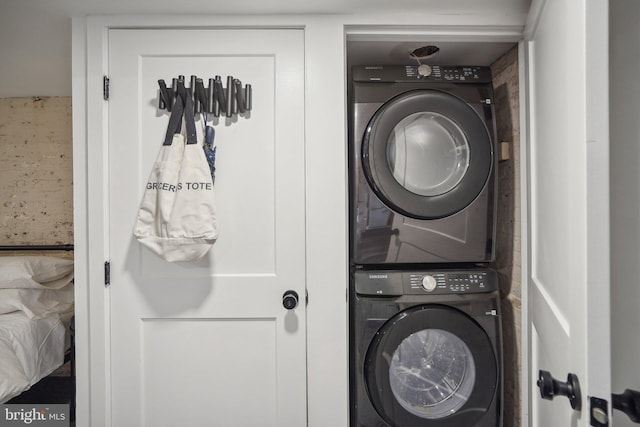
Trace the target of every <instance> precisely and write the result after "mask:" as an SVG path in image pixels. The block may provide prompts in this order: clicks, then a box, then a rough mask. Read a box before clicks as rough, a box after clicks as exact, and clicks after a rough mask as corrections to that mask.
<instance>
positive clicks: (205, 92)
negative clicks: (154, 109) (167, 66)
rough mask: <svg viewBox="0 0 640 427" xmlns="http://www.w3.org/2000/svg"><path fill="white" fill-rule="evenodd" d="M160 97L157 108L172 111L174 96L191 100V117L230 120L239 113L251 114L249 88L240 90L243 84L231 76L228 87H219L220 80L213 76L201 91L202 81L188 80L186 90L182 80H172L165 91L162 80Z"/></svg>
mask: <svg viewBox="0 0 640 427" xmlns="http://www.w3.org/2000/svg"><path fill="white" fill-rule="evenodd" d="M158 86H160V97H159V99H158V108H160V109H161V110H167V111H171V108H172V106H173V103H174V101H175V99H176V96H178V95H180V96H181V97H182V98H183V99H184V100H186V98H185V97H186V96H190V97H191V99H192V100H193V103H194V113H196V114H197V113H202V112H205V113H207V114H213V115H214V116H215V117H220V115H221V114H224V115H225V116H226V117H233V116H234V115H236V114H238V113H246V112H247V111H251V107H252V103H253V98H252V90H251V85H250V84H247V85H245V86H244V87H242V82H241V81H240V80H238V79H235V78H233V76H227V86H226V87H224V86H223V85H222V77H220V76H216V77H215V78H213V79H209V80H208V86H207V87H206V88H205V87H204V81H203V80H202V79H201V78H198V77H197V76H191V81H190V87H188V88H187V87H186V86H185V78H184V76H178V77H177V78H173V79H172V80H171V87H167V84H166V83H165V81H164V80H158Z"/></svg>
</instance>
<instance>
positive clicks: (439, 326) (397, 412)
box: [350, 269, 502, 427]
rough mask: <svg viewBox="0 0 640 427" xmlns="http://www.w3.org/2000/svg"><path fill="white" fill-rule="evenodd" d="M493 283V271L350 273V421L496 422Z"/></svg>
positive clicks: (380, 425) (360, 425)
mask: <svg viewBox="0 0 640 427" xmlns="http://www.w3.org/2000/svg"><path fill="white" fill-rule="evenodd" d="M497 282H498V280H497V275H496V273H495V271H492V270H489V269H474V270H430V271H408V270H369V271H366V270H357V271H355V272H353V275H352V283H353V286H352V287H351V295H350V305H351V307H350V310H351V324H350V325H351V330H350V335H351V339H350V342H351V347H350V418H351V420H350V421H351V422H350V425H351V427H458V426H465V427H500V426H501V425H502V351H501V346H502V336H501V320H500V319H501V317H500V307H499V296H498V288H497Z"/></svg>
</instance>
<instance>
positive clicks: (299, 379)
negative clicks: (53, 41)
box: [105, 29, 306, 427]
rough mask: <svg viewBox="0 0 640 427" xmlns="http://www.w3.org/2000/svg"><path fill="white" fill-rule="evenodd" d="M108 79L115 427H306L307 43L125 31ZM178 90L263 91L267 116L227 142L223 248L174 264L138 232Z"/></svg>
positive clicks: (223, 124)
mask: <svg viewBox="0 0 640 427" xmlns="http://www.w3.org/2000/svg"><path fill="white" fill-rule="evenodd" d="M108 63H109V77H110V81H111V85H110V86H111V91H110V99H109V101H108V102H109V114H108V132H109V135H108V138H109V149H108V153H105V155H107V156H108V163H109V181H108V186H109V193H108V194H109V198H110V200H109V201H108V206H109V213H108V214H109V236H108V237H109V238H108V242H109V253H110V261H111V285H110V287H109V288H108V290H107V292H108V293H109V298H108V304H109V309H108V313H109V316H110V323H109V334H110V346H109V348H110V355H109V356H110V372H111V378H110V390H109V396H110V398H111V401H110V424H111V425H112V426H114V427H127V426H131V427H142V426H145V427H159V426H167V427H175V426H195V427H197V426H212V425H216V426H229V427H232V426H238V427H241V426H261V427H267V426H283V427H300V426H303V425H306V379H305V378H306V364H305V358H306V350H305V349H306V337H305V304H304V295H305V235H304V229H305V223H304V218H305V212H304V207H305V200H304V177H305V175H304V96H303V94H304V87H303V86H304V51H303V31H302V30H296V29H284V30H275V29H274V30H271V29H262V30H250V29H219V30H203V29H163V30H153V29H113V30H109V57H108ZM179 75H184V76H185V77H186V79H187V82H188V80H189V78H190V76H191V75H196V76H198V77H201V78H203V79H204V81H205V85H207V80H208V79H209V78H213V77H215V76H216V75H220V76H221V77H222V80H223V82H224V85H225V86H226V77H227V76H228V75H231V76H233V77H235V78H237V79H240V80H241V81H242V82H243V84H245V83H249V84H251V85H252V87H253V109H252V111H251V112H250V114H246V115H241V116H237V117H236V118H234V119H227V118H225V117H221V118H220V119H219V121H218V123H217V125H216V126H215V129H216V141H217V144H218V149H217V160H216V167H217V169H216V181H215V191H216V197H217V207H218V225H219V239H218V241H217V242H216V244H215V245H214V247H213V249H212V250H211V251H210V252H209V254H207V255H206V256H205V258H204V259H202V260H200V261H198V262H185V263H168V262H165V261H163V260H162V259H160V258H159V257H157V256H156V255H154V254H153V253H151V252H150V251H149V250H147V249H146V248H144V247H142V246H141V245H140V244H139V243H138V242H137V241H136V240H135V239H134V237H133V234H132V232H133V226H134V222H135V218H136V212H137V209H138V206H139V203H140V200H141V197H142V194H143V189H144V187H145V184H146V181H147V177H148V174H149V171H150V170H151V166H152V164H153V162H154V160H155V157H156V153H157V151H158V149H159V148H160V146H161V144H162V142H163V140H164V133H165V129H166V126H167V123H168V118H169V114H168V113H167V112H166V111H164V110H159V109H158V108H157V105H158V83H157V82H158V80H159V79H164V80H165V81H167V82H168V84H169V85H170V82H171V79H172V78H173V77H177V76H179ZM187 86H189V83H187ZM201 123H202V120H200V121H199V122H198V123H197V126H198V127H199V128H200V126H201ZM199 130H201V129H199ZM287 290H294V291H296V292H297V293H298V294H299V295H300V296H301V300H302V302H301V303H300V304H299V305H298V306H297V308H295V309H293V310H290V311H289V310H286V309H285V308H284V307H283V305H282V296H283V294H284V293H285V292H286V291H287Z"/></svg>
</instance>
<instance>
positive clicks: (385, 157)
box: [349, 66, 497, 265]
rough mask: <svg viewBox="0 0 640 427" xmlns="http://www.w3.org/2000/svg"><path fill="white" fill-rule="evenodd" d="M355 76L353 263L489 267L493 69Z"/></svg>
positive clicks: (366, 70)
mask: <svg viewBox="0 0 640 427" xmlns="http://www.w3.org/2000/svg"><path fill="white" fill-rule="evenodd" d="M351 75H352V77H351V80H352V87H351V95H350V98H351V101H350V104H351V118H350V131H349V132H350V137H349V139H350V141H349V157H350V159H349V170H350V179H349V182H350V230H351V231H350V235H351V238H350V241H351V244H350V256H351V263H352V264H357V265H367V264H405V263H452V262H456V263H457V262H460V263H462V262H468V263H477V262H489V261H492V260H493V258H494V240H495V223H496V218H495V212H496V198H495V195H496V183H497V180H496V163H497V162H496V158H495V156H496V149H495V145H496V136H495V124H494V109H493V91H492V86H491V71H490V69H489V68H488V67H458V66H432V67H426V68H425V66H421V67H415V66H372V67H365V66H357V67H354V68H353V69H352V74H351Z"/></svg>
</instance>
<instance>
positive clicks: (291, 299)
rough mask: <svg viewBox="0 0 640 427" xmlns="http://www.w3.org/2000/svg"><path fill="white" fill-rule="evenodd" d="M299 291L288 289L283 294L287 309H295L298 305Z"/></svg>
mask: <svg viewBox="0 0 640 427" xmlns="http://www.w3.org/2000/svg"><path fill="white" fill-rule="evenodd" d="M298 299H299V298H298V293H297V292H296V291H286V292H285V293H284V294H283V295H282V305H283V306H284V308H286V309H287V310H293V309H294V308H296V307H297V306H298Z"/></svg>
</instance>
